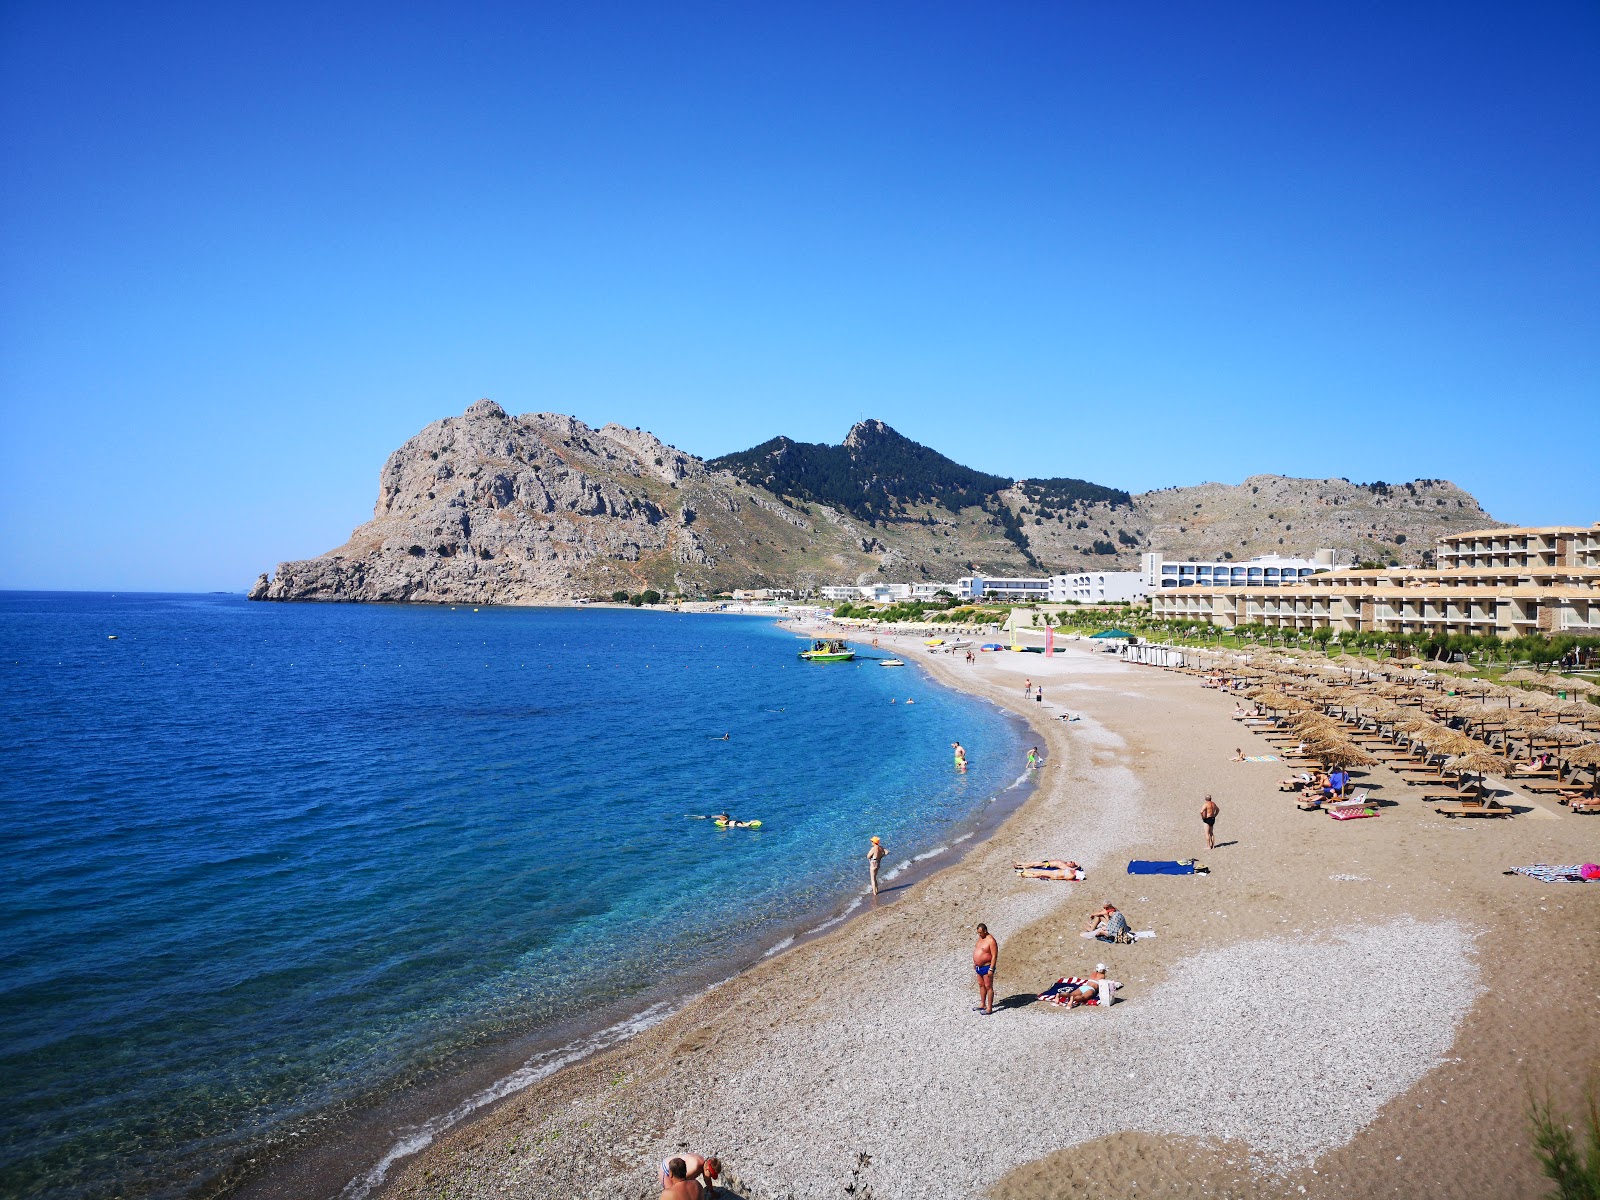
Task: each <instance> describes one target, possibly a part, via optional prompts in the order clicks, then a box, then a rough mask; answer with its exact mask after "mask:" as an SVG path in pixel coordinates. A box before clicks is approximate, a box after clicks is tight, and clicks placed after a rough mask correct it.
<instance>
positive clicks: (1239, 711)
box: [1233, 704, 1250, 721]
mask: <svg viewBox="0 0 1600 1200" xmlns="http://www.w3.org/2000/svg"><path fill="white" fill-rule="evenodd" d="M1249 715H1250V714H1249V713H1247V712H1245V710H1244V705H1242V704H1235V705H1234V706H1233V719H1234V720H1235V721H1242V720H1244V719H1245V718H1246V717H1248V716H1249Z"/></svg>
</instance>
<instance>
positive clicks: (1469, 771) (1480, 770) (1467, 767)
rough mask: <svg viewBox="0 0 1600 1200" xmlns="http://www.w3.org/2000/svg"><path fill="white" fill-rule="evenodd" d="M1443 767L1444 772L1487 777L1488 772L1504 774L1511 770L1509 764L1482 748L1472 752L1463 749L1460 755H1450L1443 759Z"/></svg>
mask: <svg viewBox="0 0 1600 1200" xmlns="http://www.w3.org/2000/svg"><path fill="white" fill-rule="evenodd" d="M1444 766H1445V770H1447V771H1456V772H1458V773H1460V774H1462V775H1487V774H1488V773H1489V772H1490V771H1499V772H1505V771H1509V770H1510V769H1511V764H1510V763H1509V762H1507V761H1506V760H1505V759H1503V758H1501V757H1500V756H1499V755H1498V754H1495V753H1494V752H1493V751H1491V750H1488V749H1486V748H1484V747H1483V746H1479V747H1477V748H1476V749H1472V750H1466V749H1465V748H1463V752H1462V753H1460V754H1452V755H1451V756H1450V757H1449V758H1447V759H1445V760H1444Z"/></svg>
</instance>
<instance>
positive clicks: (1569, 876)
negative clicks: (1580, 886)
mask: <svg viewBox="0 0 1600 1200" xmlns="http://www.w3.org/2000/svg"><path fill="white" fill-rule="evenodd" d="M1507 874H1516V875H1526V876H1527V877H1528V878H1529V879H1537V880H1539V881H1540V882H1541V883H1582V882H1584V878H1583V864H1582V863H1574V864H1573V865H1572V866H1570V867H1553V866H1551V865H1550V864H1549V863H1534V864H1533V866H1531V867H1512V868H1511V870H1510V871H1508V872H1507Z"/></svg>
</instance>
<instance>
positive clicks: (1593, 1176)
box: [1528, 1074, 1600, 1200]
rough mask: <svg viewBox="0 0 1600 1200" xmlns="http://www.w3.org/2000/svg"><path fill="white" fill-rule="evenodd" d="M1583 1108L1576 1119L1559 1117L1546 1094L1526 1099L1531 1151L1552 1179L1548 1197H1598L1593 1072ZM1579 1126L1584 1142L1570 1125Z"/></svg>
mask: <svg viewBox="0 0 1600 1200" xmlns="http://www.w3.org/2000/svg"><path fill="white" fill-rule="evenodd" d="M1583 1099H1584V1108H1585V1109H1586V1110H1587V1111H1585V1112H1583V1113H1582V1114H1581V1115H1580V1117H1579V1119H1578V1120H1577V1121H1576V1122H1568V1121H1567V1120H1565V1119H1564V1118H1563V1117H1561V1116H1558V1115H1557V1114H1556V1112H1555V1110H1554V1107H1553V1105H1552V1104H1551V1101H1550V1096H1549V1094H1548V1093H1546V1094H1545V1096H1544V1097H1543V1098H1542V1099H1541V1098H1539V1097H1534V1096H1530V1097H1529V1099H1528V1123H1529V1124H1530V1125H1532V1126H1533V1152H1534V1154H1535V1155H1536V1156H1537V1157H1538V1159H1539V1165H1540V1166H1541V1167H1542V1168H1543V1169H1544V1173H1545V1176H1546V1177H1547V1178H1549V1179H1551V1180H1554V1181H1555V1185H1556V1188H1555V1191H1553V1192H1550V1193H1548V1195H1549V1197H1550V1200H1600V1102H1597V1100H1596V1083H1595V1079H1594V1077H1593V1075H1592V1074H1591V1076H1590V1079H1589V1086H1588V1087H1587V1088H1585V1089H1584V1098H1583ZM1573 1124H1576V1125H1578V1126H1579V1127H1580V1128H1579V1132H1580V1133H1581V1136H1582V1139H1583V1144H1582V1145H1581V1146H1580V1145H1579V1143H1578V1136H1577V1135H1575V1134H1574V1132H1573V1129H1572V1126H1573Z"/></svg>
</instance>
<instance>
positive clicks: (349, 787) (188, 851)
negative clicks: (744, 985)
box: [0, 593, 1021, 1197]
mask: <svg viewBox="0 0 1600 1200" xmlns="http://www.w3.org/2000/svg"><path fill="white" fill-rule="evenodd" d="M110 634H116V635H117V638H116V640H110V639H109V638H108V635H110ZM799 648H800V644H799V643H798V642H796V640H795V639H794V638H793V637H792V636H791V635H790V634H788V633H787V632H785V631H783V630H781V629H779V628H777V627H775V626H774V625H773V624H772V623H771V622H770V621H767V620H765V619H760V618H739V617H724V616H715V617H711V616H691V615H679V614H670V613H651V612H619V611H614V610H593V611H590V610H537V609H501V608H484V609H482V610H481V611H474V610H472V609H471V608H457V609H451V608H434V607H409V606H379V605H337V606H323V605H276V604H249V603H247V602H245V601H244V600H242V599H241V598H238V597H234V596H127V597H111V596H97V595H80V594H66V595H62V594H33V593H6V594H0V669H3V671H4V687H3V689H0V720H3V726H0V729H3V739H4V740H3V747H4V748H3V751H0V753H3V756H4V764H3V765H4V771H3V773H0V804H3V806H4V814H5V821H6V829H7V831H8V833H9V835H10V836H9V838H8V848H9V853H8V855H7V858H8V862H7V867H8V869H7V872H6V885H5V888H4V890H3V893H0V1089H3V1100H4V1111H5V1114H6V1120H5V1122H4V1126H3V1133H0V1194H3V1195H6V1196H48V1197H101V1196H126V1197H152V1196H175V1195H182V1194H184V1193H185V1192H187V1191H191V1190H193V1189H194V1188H196V1187H197V1186H203V1185H204V1184H205V1183H206V1182H207V1181H208V1180H215V1179H216V1178H217V1177H218V1173H219V1172H221V1171H224V1170H225V1169H227V1168H228V1167H229V1166H230V1164H233V1163H236V1162H237V1161H238V1160H239V1159H240V1158H241V1157H244V1156H250V1155H254V1154H257V1153H260V1152H261V1150H262V1148H263V1147H266V1146H269V1145H272V1144H276V1143H280V1142H282V1141H283V1140H284V1139H285V1138H286V1137H287V1136H288V1135H289V1134H292V1133H295V1132H296V1131H309V1132H310V1133H311V1134H312V1135H313V1136H314V1134H315V1131H316V1129H317V1128H319V1124H320V1123H321V1122H323V1121H325V1120H326V1119H327V1118H328V1116H329V1114H336V1113H339V1112H341V1111H344V1110H347V1109H349V1108H350V1107H351V1106H360V1105H363V1104H366V1103H368V1102H370V1100H371V1098H372V1097H374V1096H376V1095H378V1094H380V1093H383V1094H389V1095H392V1094H393V1093H394V1091H395V1090H396V1088H397V1087H399V1088H404V1087H406V1086H407V1085H416V1084H419V1083H422V1082H426V1081H430V1080H437V1079H438V1078H440V1077H441V1076H444V1075H446V1074H447V1073H449V1072H451V1071H452V1070H453V1069H458V1068H459V1067H460V1066H461V1064H463V1063H465V1062H468V1061H470V1060H471V1059H472V1056H473V1055H475V1054H482V1053H484V1052H485V1051H486V1048H490V1047H494V1046H496V1045H503V1044H505V1043H506V1042H507V1041H509V1040H510V1039H512V1038H514V1037H525V1036H527V1035H529V1034H530V1033H531V1034H537V1033H538V1032H539V1031H540V1030H542V1029H554V1028H560V1027H565V1026H566V1025H570V1024H571V1023H572V1022H574V1021H581V1019H582V1017H583V1015H584V1014H585V1013H588V1012H593V1011H596V1010H598V1009H600V1008H601V1007H603V1006H610V1007H611V1008H612V1009H613V1010H614V1009H615V1006H616V1004H617V1002H618V1001H629V1000H630V999H631V998H635V997H636V998H638V1000H639V1003H641V1004H643V1003H645V1001H646V1000H648V999H652V998H659V997H660V995H661V993H662V990H663V988H668V989H670V988H671V987H672V986H674V985H675V983H677V982H679V981H682V984H683V986H685V987H687V986H689V983H690V981H693V980H697V979H703V978H705V977H706V973H707V972H708V971H714V970H716V969H721V970H723V973H726V970H728V969H731V968H732V966H733V965H735V964H737V963H738V962H741V961H749V960H750V959H751V958H752V957H753V956H756V955H758V954H759V953H760V951H761V949H762V948H763V947H766V946H770V945H772V944H773V943H774V942H775V941H776V940H777V939H779V938H780V937H783V936H787V935H788V934H789V933H792V932H795V931H797V930H803V929H805V928H807V927H810V926H813V925H815V924H816V923H817V922H819V921H821V920H825V919H827V918H828V917H829V916H830V915H832V914H837V913H839V912H840V911H842V910H843V909H844V908H845V907H846V906H847V905H848V903H849V902H850V898H851V897H852V896H854V895H856V894H858V893H859V892H860V890H861V888H862V885H863V882H864V868H863V865H862V860H863V856H864V854H865V849H866V840H867V838H868V837H869V836H870V835H871V834H874V833H876V834H879V835H880V836H882V837H883V838H884V841H885V843H886V844H887V845H888V846H889V847H890V849H891V857H890V858H889V860H888V864H896V863H898V862H901V861H903V860H904V859H907V858H910V857H912V856H913V855H916V854H919V853H923V852H926V851H928V850H930V849H933V848H936V847H938V846H940V845H942V844H944V843H945V842H947V841H948V840H949V838H950V835H951V833H952V831H954V830H955V829H956V828H957V827H960V826H962V825H963V824H965V823H967V822H970V821H971V820H972V819H973V817H974V816H975V815H976V814H977V813H978V812H979V811H980V810H981V809H983V808H984V807H985V805H987V804H988V803H989V802H990V801H991V800H992V799H993V798H994V797H996V796H997V795H998V794H999V793H1001V792H1002V791H1003V790H1004V789H1005V788H1007V787H1008V786H1009V785H1010V784H1012V783H1013V781H1014V780H1015V778H1016V776H1017V775H1018V773H1019V763H1020V757H1021V743H1020V741H1019V732H1018V730H1017V728H1016V727H1015V725H1014V724H1013V722H1012V721H1011V720H1010V719H1008V718H1006V717H1005V716H1004V715H1003V714H1001V713H1000V712H999V711H997V710H996V709H994V708H993V707H992V706H989V705H987V704H984V703H982V702H979V701H976V700H973V699H971V698H968V697H963V696H959V695H956V694H954V693H951V692H948V691H946V690H944V689H942V688H938V687H936V686H934V685H932V684H931V683H930V682H929V681H928V680H927V679H926V678H925V677H924V676H923V675H922V674H921V673H920V672H918V671H916V670H914V669H909V668H908V669H905V670H894V669H883V668H880V667H878V666H877V665H876V663H873V662H866V663H863V664H857V665H832V666H819V665H807V664H801V663H799V662H798V661H797V660H796V658H795V654H796V651H797V650H798V649H799ZM863 652H864V653H869V654H870V653H872V651H871V650H870V649H868V648H863ZM891 696H892V697H895V698H897V699H899V700H900V701H902V703H897V704H893V705H891V704H890V703H889V699H890V698H891ZM908 697H914V698H915V699H916V701H917V703H916V704H914V705H911V706H907V705H905V704H904V703H903V701H904V700H905V699H906V698H908ZM723 734H730V735H731V737H730V738H729V740H727V741H720V740H712V739H713V738H714V737H716V738H720V737H721V735H723ZM956 739H959V740H960V741H962V742H963V743H964V744H965V745H966V746H967V748H968V751H969V754H970V756H971V762H972V767H971V769H970V770H969V771H968V773H967V774H965V775H956V774H955V773H954V772H953V771H952V769H951V765H950V749H949V743H950V742H951V741H953V740H956ZM719 810H727V811H730V812H732V813H733V814H734V815H735V816H738V817H744V818H759V819H760V820H761V821H762V822H763V825H762V828H761V829H760V830H725V831H724V830H718V829H716V828H714V827H713V826H712V824H711V823H710V822H708V821H699V820H693V819H691V815H693V814H705V813H714V812H717V811H719ZM563 1023H565V1025H564V1024H563Z"/></svg>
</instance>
